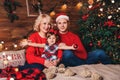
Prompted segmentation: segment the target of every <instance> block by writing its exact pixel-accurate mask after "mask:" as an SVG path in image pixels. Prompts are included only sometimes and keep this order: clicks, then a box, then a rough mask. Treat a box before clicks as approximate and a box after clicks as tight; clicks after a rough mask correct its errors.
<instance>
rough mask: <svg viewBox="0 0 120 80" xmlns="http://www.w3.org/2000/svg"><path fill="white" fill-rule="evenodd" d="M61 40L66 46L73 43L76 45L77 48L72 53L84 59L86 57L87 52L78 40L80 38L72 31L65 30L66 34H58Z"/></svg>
mask: <svg viewBox="0 0 120 80" xmlns="http://www.w3.org/2000/svg"><path fill="white" fill-rule="evenodd" d="M59 35H60V38H61V42H63V43H65V44H66V45H68V46H71V45H73V44H77V45H78V49H77V50H75V51H74V54H75V55H76V56H77V57H79V58H80V59H86V58H87V52H86V50H85V48H84V46H83V44H82V42H81V40H80V38H79V37H78V36H77V35H76V34H74V33H72V32H67V33H66V34H60V33H59Z"/></svg>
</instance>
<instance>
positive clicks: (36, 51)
mask: <svg viewBox="0 0 120 80" xmlns="http://www.w3.org/2000/svg"><path fill="white" fill-rule="evenodd" d="M29 40H31V41H32V42H34V43H39V44H44V43H46V38H42V37H41V36H40V35H39V34H38V32H35V33H33V34H31V35H30V37H29ZM43 50H44V48H38V47H32V46H28V47H27V49H26V60H27V62H28V63H29V64H32V63H40V64H44V61H45V59H44V58H41V54H43ZM57 57H58V58H60V59H61V58H62V51H61V50H58V53H57Z"/></svg>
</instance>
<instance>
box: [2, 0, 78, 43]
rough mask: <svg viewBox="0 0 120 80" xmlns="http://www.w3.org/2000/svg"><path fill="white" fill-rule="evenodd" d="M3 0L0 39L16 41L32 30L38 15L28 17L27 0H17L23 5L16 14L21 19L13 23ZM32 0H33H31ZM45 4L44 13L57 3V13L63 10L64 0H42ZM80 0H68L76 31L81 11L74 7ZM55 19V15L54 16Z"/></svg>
mask: <svg viewBox="0 0 120 80" xmlns="http://www.w3.org/2000/svg"><path fill="white" fill-rule="evenodd" d="M3 1H4V0H1V1H0V41H2V40H3V41H15V40H19V39H21V38H23V37H25V36H26V35H27V34H28V33H29V32H30V31H31V30H32V26H33V24H34V20H35V19H36V17H28V16H27V11H26V0H16V1H19V2H20V3H21V5H22V7H17V9H16V14H17V15H18V16H19V20H15V21H14V22H13V23H11V22H10V20H9V19H8V17H7V12H6V11H5V10H4V6H3ZM29 1H31V0H29ZM41 1H42V4H43V7H42V9H43V11H42V12H44V13H48V14H49V10H50V9H52V8H53V7H54V6H55V5H56V7H55V8H54V11H55V12H56V13H59V12H62V11H61V9H60V8H61V5H63V4H64V2H63V1H64V0H41ZM78 1H79V0H68V3H69V5H68V10H66V11H65V12H67V13H68V15H69V16H70V19H71V26H70V29H71V30H72V31H74V32H75V31H76V29H77V28H78V26H77V25H76V23H77V21H78V20H79V12H78V11H77V10H76V9H75V8H74V6H75V4H77V3H78ZM53 19H54V17H53Z"/></svg>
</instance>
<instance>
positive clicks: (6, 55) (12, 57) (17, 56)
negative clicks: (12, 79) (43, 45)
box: [0, 49, 25, 69]
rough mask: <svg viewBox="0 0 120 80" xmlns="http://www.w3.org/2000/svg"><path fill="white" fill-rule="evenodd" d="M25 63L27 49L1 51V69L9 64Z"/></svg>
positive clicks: (15, 65)
mask: <svg viewBox="0 0 120 80" xmlns="http://www.w3.org/2000/svg"><path fill="white" fill-rule="evenodd" d="M24 63H25V50H24V49H23V50H17V51H2V52H0V69H4V68H6V67H8V66H12V67H17V66H19V65H21V66H23V65H24Z"/></svg>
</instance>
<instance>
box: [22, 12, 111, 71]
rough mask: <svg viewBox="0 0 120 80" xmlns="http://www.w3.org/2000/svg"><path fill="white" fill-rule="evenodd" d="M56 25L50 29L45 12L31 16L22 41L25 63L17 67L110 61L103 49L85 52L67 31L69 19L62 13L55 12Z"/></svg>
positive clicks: (77, 38) (78, 41)
mask: <svg viewBox="0 0 120 80" xmlns="http://www.w3.org/2000/svg"><path fill="white" fill-rule="evenodd" d="M55 21H56V28H57V30H53V29H54V28H53V26H52V19H51V17H50V16H49V15H47V14H40V15H39V16H38V17H37V19H36V20H35V24H34V26H33V30H34V31H35V32H34V33H32V34H31V35H30V36H29V37H28V40H24V41H22V43H21V45H22V46H26V45H27V48H26V63H25V65H24V66H21V67H20V70H23V69H26V68H38V69H40V70H43V69H44V68H45V67H50V66H57V65H58V64H60V63H62V64H64V65H65V66H66V67H67V66H78V65H82V64H96V63H98V62H101V63H103V64H110V63H111V60H110V58H109V57H108V56H107V55H106V53H105V52H104V51H103V50H100V49H97V50H94V51H91V52H88V53H87V52H86V50H85V48H84V46H83V44H82V42H81V40H80V38H79V37H78V35H76V34H74V33H72V32H70V31H69V29H68V28H69V26H70V19H69V16H67V15H66V14H65V13H59V14H57V16H56V19H55Z"/></svg>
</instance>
